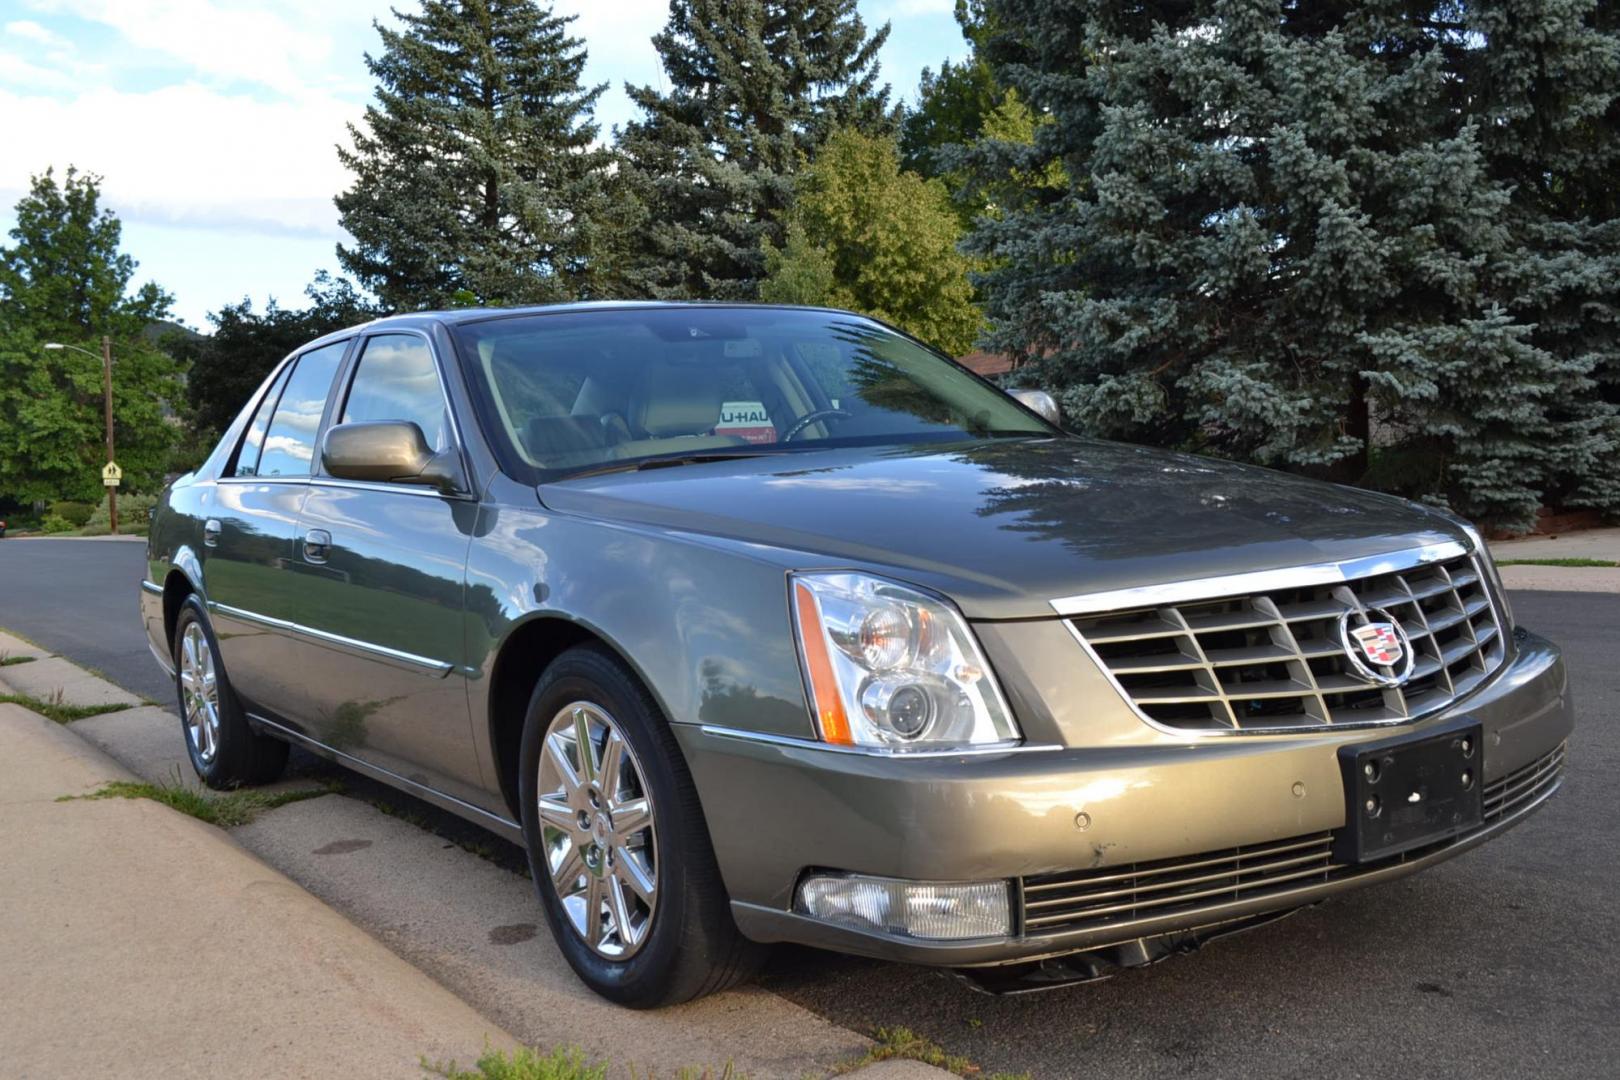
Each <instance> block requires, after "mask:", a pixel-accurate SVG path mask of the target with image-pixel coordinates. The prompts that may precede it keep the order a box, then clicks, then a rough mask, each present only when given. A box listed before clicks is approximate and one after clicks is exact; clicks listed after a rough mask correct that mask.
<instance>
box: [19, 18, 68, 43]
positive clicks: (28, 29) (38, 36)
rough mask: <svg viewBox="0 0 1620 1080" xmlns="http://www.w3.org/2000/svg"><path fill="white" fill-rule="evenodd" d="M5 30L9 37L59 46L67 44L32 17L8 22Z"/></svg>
mask: <svg viewBox="0 0 1620 1080" xmlns="http://www.w3.org/2000/svg"><path fill="white" fill-rule="evenodd" d="M5 31H6V36H7V37H14V38H22V39H23V40H24V41H31V42H33V43H34V44H36V45H47V46H54V47H58V48H59V47H61V46H62V45H65V44H66V42H65V41H63V40H62V39H61V38H60V37H58V36H57V35H55V34H53V33H51V32H50V31H49V30H47V29H45V27H43V26H41V25H39V23H37V22H34V21H33V20H31V19H18V20H17V21H16V22H8V23H6V26H5Z"/></svg>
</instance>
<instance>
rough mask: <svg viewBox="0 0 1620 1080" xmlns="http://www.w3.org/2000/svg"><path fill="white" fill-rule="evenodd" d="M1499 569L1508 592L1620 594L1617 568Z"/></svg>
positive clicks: (1547, 567) (1551, 567)
mask: <svg viewBox="0 0 1620 1080" xmlns="http://www.w3.org/2000/svg"><path fill="white" fill-rule="evenodd" d="M1499 569H1500V571H1501V574H1502V584H1504V585H1506V586H1507V587H1508V589H1510V590H1512V589H1545V590H1547V591H1550V592H1595V593H1620V567H1607V566H1503V567H1500V568H1499Z"/></svg>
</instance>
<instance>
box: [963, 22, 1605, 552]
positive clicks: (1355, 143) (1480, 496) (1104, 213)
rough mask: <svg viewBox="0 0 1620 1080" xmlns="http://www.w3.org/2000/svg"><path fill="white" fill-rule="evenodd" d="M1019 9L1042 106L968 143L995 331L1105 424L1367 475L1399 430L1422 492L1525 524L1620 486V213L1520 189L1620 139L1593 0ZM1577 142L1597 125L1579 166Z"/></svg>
mask: <svg viewBox="0 0 1620 1080" xmlns="http://www.w3.org/2000/svg"><path fill="white" fill-rule="evenodd" d="M987 8H988V11H989V16H990V25H991V27H992V28H993V29H992V32H991V35H990V40H989V41H988V43H987V45H986V49H987V51H988V52H989V53H990V54H991V55H992V56H993V57H995V58H997V62H998V64H999V67H998V68H997V71H998V74H1000V75H1001V76H1002V78H1003V79H1004V80H1005V81H1006V82H1007V84H1008V85H1009V86H1010V87H1011V88H1012V89H1013V90H1015V91H1016V92H1017V93H1018V94H1019V95H1020V97H1022V98H1023V99H1024V100H1025V101H1026V102H1028V103H1029V105H1030V107H1031V109H1032V110H1033V116H1034V118H1035V123H1034V126H1033V128H1032V129H1031V130H1030V131H1029V132H1028V134H1029V135H1030V138H1029V139H1028V141H1025V140H1024V139H1023V138H1022V136H1021V135H1020V137H1018V138H1013V139H1007V138H994V137H991V138H984V139H981V140H980V142H979V143H977V144H976V145H975V147H974V149H973V151H972V153H971V154H968V155H964V158H963V163H964V164H965V165H968V166H971V168H972V170H973V173H974V182H975V183H976V184H978V185H981V186H982V187H983V188H984V190H986V191H989V192H994V193H995V196H994V199H993V201H994V202H995V204H996V212H995V213H993V214H988V215H985V216H983V217H981V218H980V219H979V224H978V226H977V228H976V229H975V231H974V233H973V235H972V238H971V243H970V246H971V248H972V249H973V250H974V251H975V252H977V253H978V254H980V255H981V256H984V257H986V258H987V259H989V260H991V261H992V265H991V268H990V269H989V270H988V271H987V272H986V274H985V275H984V277H983V279H982V282H981V285H982V288H983V291H984V295H985V297H986V301H987V305H988V311H989V314H990V316H991V318H992V320H993V323H994V326H995V329H994V332H993V333H992V334H991V335H990V338H989V340H988V343H989V345H990V346H991V347H992V348H997V349H1000V350H1004V351H1008V352H1011V353H1014V354H1015V355H1017V356H1019V357H1020V358H1022V359H1023V360H1025V361H1026V362H1028V363H1029V364H1030V365H1031V369H1032V370H1033V371H1034V372H1036V373H1037V375H1038V377H1039V378H1040V380H1041V381H1043V382H1044V383H1045V384H1046V385H1048V386H1049V387H1050V388H1052V389H1053V390H1054V391H1057V392H1058V393H1059V394H1060V396H1061V400H1062V403H1063V405H1064V406H1065V411H1066V412H1067V413H1068V415H1069V416H1070V417H1071V418H1072V419H1073V420H1074V421H1075V422H1076V423H1077V424H1078V426H1080V427H1082V428H1085V429H1089V430H1091V431H1093V432H1096V433H1100V434H1104V435H1110V436H1115V437H1123V438H1129V439H1134V440H1139V441H1146V442H1153V443H1159V444H1162V445H1172V446H1180V447H1185V448H1190V449H1195V450H1201V451H1205V452H1211V453H1216V454H1221V455H1226V456H1231V457H1236V458H1242V459H1247V460H1252V461H1257V462H1260V463H1263V464H1270V465H1278V466H1284V467H1289V468H1294V469H1301V470H1306V471H1311V472H1316V473H1319V474H1324V475H1328V476H1331V477H1334V478H1337V479H1342V480H1347V481H1360V482H1368V481H1370V480H1375V479H1377V477H1375V476H1374V475H1373V474H1372V473H1371V471H1370V470H1371V468H1372V466H1373V460H1372V453H1371V451H1372V450H1373V449H1374V448H1375V447H1377V448H1380V449H1387V450H1389V451H1391V456H1390V457H1389V459H1388V464H1391V465H1393V464H1395V463H1397V462H1404V463H1402V464H1400V465H1399V472H1398V475H1400V476H1401V477H1403V478H1406V480H1407V481H1408V482H1413V483H1419V484H1421V488H1422V489H1421V490H1412V491H1409V492H1408V493H1409V494H1414V495H1420V496H1424V497H1428V498H1437V499H1442V500H1445V501H1449V502H1450V503H1451V504H1452V505H1453V506H1455V507H1456V508H1457V509H1459V510H1461V511H1462V512H1464V513H1466V514H1469V515H1471V516H1474V517H1476V518H1480V519H1483V520H1487V521H1491V522H1493V523H1501V524H1508V525H1514V524H1522V523H1524V522H1526V521H1528V520H1529V518H1530V517H1531V516H1533V514H1534V512H1535V510H1536V507H1537V505H1538V504H1539V503H1540V502H1541V501H1542V500H1543V499H1544V498H1554V499H1556V498H1559V497H1560V493H1561V492H1566V491H1567V492H1572V493H1573V492H1579V493H1581V494H1580V496H1579V497H1580V498H1582V499H1584V500H1585V501H1586V504H1588V505H1602V506H1604V507H1606V508H1609V509H1620V465H1617V463H1616V461H1615V447H1616V445H1617V438H1620V436H1617V432H1620V429H1617V427H1616V423H1617V421H1616V418H1615V414H1616V411H1615V409H1614V407H1613V405H1612V404H1610V403H1609V402H1607V401H1605V400H1603V398H1602V397H1601V396H1600V394H1599V393H1598V392H1597V391H1598V389H1599V386H1600V382H1601V377H1602V375H1601V372H1602V370H1603V366H1604V365H1605V364H1607V363H1609V362H1610V361H1609V360H1607V359H1605V357H1606V356H1608V355H1610V354H1609V353H1608V352H1606V351H1605V350H1607V348H1608V345H1607V344H1606V342H1608V341H1612V337H1610V336H1608V335H1609V334H1610V330H1611V329H1612V326H1613V325H1614V324H1613V323H1612V322H1611V321H1609V319H1610V315H1611V314H1612V312H1613V310H1614V309H1613V308H1612V306H1610V299H1611V298H1612V296H1613V293H1614V289H1615V288H1616V284H1615V283H1616V275H1615V273H1614V269H1615V266H1616V262H1615V257H1614V254H1615V250H1616V249H1615V248H1614V247H1613V243H1612V241H1613V239H1615V238H1613V237H1611V239H1610V240H1607V241H1605V240H1603V236H1609V235H1610V234H1602V235H1599V233H1601V230H1596V231H1594V230H1592V229H1588V228H1587V227H1586V226H1584V225H1579V224H1578V223H1577V222H1575V221H1574V220H1572V218H1571V216H1570V215H1571V209H1570V207H1569V206H1567V205H1565V206H1562V207H1560V206H1558V205H1556V202H1557V200H1551V199H1548V200H1545V201H1546V204H1547V205H1546V207H1545V208H1544V211H1543V213H1542V216H1541V217H1540V218H1539V219H1532V218H1531V217H1527V216H1526V215H1524V214H1522V213H1521V212H1520V210H1521V208H1522V207H1523V206H1524V205H1526V200H1529V199H1531V198H1532V195H1531V194H1527V193H1526V190H1527V188H1540V189H1548V190H1551V189H1558V190H1559V193H1560V194H1567V193H1565V192H1563V185H1562V182H1561V179H1560V177H1561V176H1563V175H1568V176H1570V177H1572V178H1574V177H1580V176H1586V177H1587V178H1586V179H1585V180H1583V181H1582V182H1583V184H1585V185H1586V187H1587V189H1588V190H1589V191H1595V190H1596V188H1597V187H1598V181H1597V179H1596V176H1597V174H1598V173H1601V172H1602V171H1603V170H1604V169H1609V168H1610V166H1609V164H1608V163H1612V161H1613V157H1612V150H1613V148H1614V142H1613V129H1612V125H1611V126H1610V127H1609V128H1608V129H1607V130H1606V131H1601V132H1600V131H1599V130H1598V129H1599V128H1600V127H1601V126H1602V125H1598V124H1597V123H1596V122H1595V118H1597V117H1599V116H1603V117H1611V118H1612V116H1613V115H1614V110H1615V102H1616V94H1617V93H1620V84H1617V82H1616V80H1615V78H1614V77H1613V72H1614V68H1613V66H1612V65H1613V60H1614V42H1615V39H1614V37H1613V35H1612V33H1611V34H1609V35H1608V36H1607V37H1606V38H1605V41H1606V42H1607V45H1606V46H1605V49H1606V50H1607V51H1605V49H1600V48H1598V47H1597V45H1596V43H1595V40H1594V39H1593V37H1592V34H1591V33H1589V32H1588V31H1591V30H1592V22H1591V20H1592V18H1593V12H1594V11H1595V8H1594V7H1593V6H1592V5H1591V4H1590V3H1583V2H1579V0H1545V2H1541V3H1533V2H1529V0H1525V2H1523V3H1518V2H1509V0H1503V2H1502V3H1501V4H1495V3H1477V4H1475V3H1458V4H1452V5H1443V6H1442V7H1441V8H1440V9H1438V10H1434V11H1431V10H1430V9H1427V8H1422V9H1414V8H1412V7H1410V5H1405V4H1401V3H1397V2H1395V0H1375V2H1372V3H1349V2H1348V0H1344V2H1328V3H1320V4H1316V3H1313V4H1310V5H1292V4H1284V3H1282V2H1280V0H1228V2H1221V3H1217V2H1214V0H1201V2H1195V3H1191V4H1183V3H1169V2H1158V3H1149V4H1145V5H1138V6H1133V7H1129V8H1124V7H1121V6H1119V5H1117V4H1112V3H1107V2H1104V0H1082V2H1079V3H1076V4H1074V5H1071V6H1070V7H1069V8H1066V9H1064V10H1062V11H1058V10H1056V9H1053V8H1052V7H1051V6H1050V5H1047V4H1044V3H1041V2H1039V0H990V2H989V3H987ZM1503 8H1512V9H1513V11H1512V12H1511V13H1510V14H1505V15H1501V16H1500V17H1499V18H1495V21H1494V22H1493V21H1492V19H1493V16H1492V14H1491V13H1492V12H1493V11H1498V10H1500V9H1503ZM1509 24H1512V33H1511V34H1510V33H1508V32H1507V29H1506V28H1507V27H1508V25H1509ZM1575 24H1579V26H1580V27H1584V28H1585V30H1583V31H1581V32H1579V33H1577V32H1576V29H1575ZM1560 28H1562V29H1560ZM1510 38H1512V39H1513V41H1514V42H1516V44H1510V43H1509V39H1510ZM1575 39H1579V40H1580V41H1581V42H1584V45H1583V46H1582V47H1583V48H1585V49H1586V51H1585V52H1581V50H1580V49H1577V48H1576V47H1575V46H1574V45H1573V44H1571V42H1573V41H1574V40H1575ZM1510 54H1513V55H1510ZM1600 54H1601V55H1602V57H1606V59H1600ZM1493 64H1500V65H1501V70H1499V71H1497V72H1496V73H1495V74H1492V75H1487V74H1486V73H1487V72H1489V71H1490V70H1491V67H1492V65H1493ZM1566 69H1568V72H1569V73H1570V74H1572V75H1573V74H1575V73H1577V72H1578V77H1575V78H1574V79H1573V81H1570V80H1567V79H1566V78H1565V75H1566ZM1553 83H1560V84H1561V85H1562V86H1563V87H1564V89H1565V90H1568V91H1569V92H1568V93H1567V94H1564V95H1563V96H1565V97H1567V98H1568V99H1569V100H1567V101H1561V100H1560V96H1561V93H1562V91H1559V90H1557V89H1556V88H1555V87H1554V86H1553V85H1552V84H1553ZM1571 87H1578V88H1579V89H1578V90H1576V89H1571ZM1519 98H1525V99H1528V100H1533V101H1534V103H1535V104H1534V107H1533V108H1532V109H1530V110H1529V111H1525V110H1523V109H1518V110H1516V109H1515V108H1514V107H1513V106H1512V101H1513V100H1515V99H1519ZM1504 118H1505V124H1506V129H1507V130H1505V131H1504V130H1502V128H1503V124H1504ZM1516 124H1522V125H1524V126H1525V130H1524V132H1523V133H1521V134H1522V137H1520V138H1517V139H1515V138H1513V137H1512V129H1513V128H1514V126H1515V125H1516ZM1536 132H1539V134H1534V137H1532V134H1533V133H1536ZM1549 139H1550V140H1551V141H1552V142H1554V143H1556V142H1558V141H1560V140H1562V141H1565V142H1568V143H1571V144H1576V146H1578V148H1579V150H1580V153H1576V151H1575V150H1574V149H1572V150H1571V151H1570V156H1569V160H1570V161H1571V162H1572V164H1571V167H1570V169H1569V170H1568V171H1565V172H1561V171H1560V169H1558V168H1550V167H1549V166H1551V165H1554V164H1556V163H1557V162H1558V161H1559V160H1560V159H1558V158H1557V157H1553V158H1551V159H1549V158H1548V157H1547V156H1545V155H1546V153H1547V150H1548V140H1549ZM1508 147H1516V148H1517V149H1515V150H1513V151H1512V153H1516V154H1519V155H1521V156H1520V158H1518V159H1514V158H1513V157H1512V156H1511V154H1510V153H1509V150H1508V149H1505V148H1508ZM1576 159H1578V160H1579V161H1580V162H1586V163H1587V164H1590V165H1592V167H1593V168H1594V169H1595V170H1597V171H1596V172H1594V173H1592V174H1591V175H1589V176H1588V175H1587V174H1584V173H1582V172H1581V171H1580V170H1579V169H1578V168H1575V166H1574V164H1573V162H1575V161H1576ZM1513 160H1518V161H1520V163H1521V166H1522V167H1521V168H1519V169H1518V170H1517V172H1516V174H1515V173H1514V171H1513V170H1510V169H1508V168H1507V165H1508V164H1509V163H1510V162H1511V161H1513ZM1599 165H1601V166H1602V167H1601V168H1599ZM1605 175H1607V177H1608V179H1607V181H1606V182H1607V183H1608V184H1609V185H1611V186H1612V169H1610V171H1609V172H1608V173H1607V174H1605ZM1595 204H1596V200H1595V197H1594V198H1587V199H1586V200H1585V201H1584V202H1583V203H1582V204H1581V205H1583V206H1590V205H1595ZM1604 243H1608V244H1609V246H1608V247H1606V248H1605V247H1604V246H1603V245H1604ZM1543 297H1545V301H1544V300H1543ZM1594 297H1597V298H1599V299H1600V300H1601V301H1602V302H1601V303H1600V304H1599V305H1598V306H1597V308H1596V310H1595V311H1594V314H1595V315H1596V318H1595V319H1593V318H1592V317H1591V316H1587V317H1586V318H1587V319H1588V321H1587V322H1586V323H1585V324H1584V325H1582V324H1581V321H1580V319H1579V318H1575V319H1572V320H1566V321H1565V322H1564V323H1563V324H1562V327H1563V329H1562V330H1559V329H1557V328H1556V327H1550V326H1547V325H1544V322H1543V320H1545V319H1546V317H1547V313H1548V312H1549V311H1553V310H1558V311H1565V312H1566V313H1571V312H1574V311H1575V310H1577V309H1578V308H1579V306H1580V304H1581V303H1582V302H1589V301H1591V300H1592V298H1594ZM1583 298H1584V301H1583ZM1594 326H1597V327H1602V329H1601V330H1600V331H1597V332H1596V334H1594ZM1560 334H1562V336H1561V337H1560ZM1594 346H1598V348H1596V349H1594ZM1418 455H1423V456H1426V457H1427V458H1428V465H1427V467H1421V466H1419V465H1418V464H1416V463H1414V461H1413V460H1412V459H1413V458H1414V457H1416V456H1418ZM1391 475H1393V474H1391ZM1420 478H1422V479H1420Z"/></svg>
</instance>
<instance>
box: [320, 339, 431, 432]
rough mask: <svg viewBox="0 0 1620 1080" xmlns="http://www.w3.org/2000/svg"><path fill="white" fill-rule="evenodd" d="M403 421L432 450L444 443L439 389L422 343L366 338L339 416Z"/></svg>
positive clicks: (347, 421)
mask: <svg viewBox="0 0 1620 1080" xmlns="http://www.w3.org/2000/svg"><path fill="white" fill-rule="evenodd" d="M353 420H409V421H411V422H412V423H414V424H416V426H417V427H419V428H421V429H422V434H423V436H425V437H426V439H427V442H428V445H429V446H431V447H432V448H433V449H434V451H435V452H437V451H440V450H443V449H445V448H446V447H447V446H449V445H450V432H449V418H448V417H447V416H446V414H445V404H444V392H443V391H442V390H440V389H439V375H438V372H437V371H436V370H435V369H434V367H433V353H432V352H431V351H430V350H429V349H428V344H427V342H425V341H423V340H422V339H421V338H419V337H416V336H415V335H412V334H378V335H377V336H376V337H372V338H367V339H366V344H365V352H363V353H362V354H361V355H360V363H359V364H358V365H357V366H356V368H355V371H354V381H353V382H352V383H351V384H350V385H349V400H348V401H347V402H346V403H345V404H344V406H343V420H342V422H343V423H345V424H347V423H349V422H350V421H353Z"/></svg>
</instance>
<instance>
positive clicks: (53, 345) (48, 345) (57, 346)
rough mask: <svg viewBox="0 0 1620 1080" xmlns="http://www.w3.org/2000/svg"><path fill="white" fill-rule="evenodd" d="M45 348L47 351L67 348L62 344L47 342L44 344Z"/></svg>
mask: <svg viewBox="0 0 1620 1080" xmlns="http://www.w3.org/2000/svg"><path fill="white" fill-rule="evenodd" d="M45 347H46V348H47V349H65V348H67V346H66V345H64V344H62V343H61V342H60V341H47V342H46V343H45Z"/></svg>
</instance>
